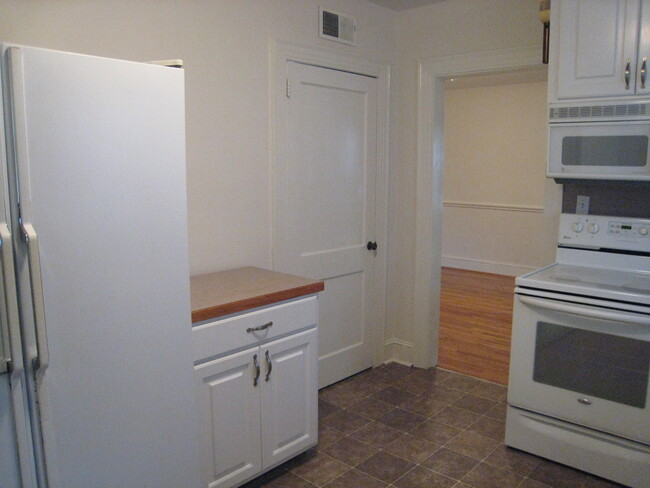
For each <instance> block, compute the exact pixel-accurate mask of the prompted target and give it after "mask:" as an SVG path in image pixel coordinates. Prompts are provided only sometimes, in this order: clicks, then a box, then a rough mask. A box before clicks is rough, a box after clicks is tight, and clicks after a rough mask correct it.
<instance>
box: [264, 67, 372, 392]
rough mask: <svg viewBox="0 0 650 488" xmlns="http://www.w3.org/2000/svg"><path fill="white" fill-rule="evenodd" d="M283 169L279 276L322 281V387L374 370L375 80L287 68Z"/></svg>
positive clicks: (279, 176)
mask: <svg viewBox="0 0 650 488" xmlns="http://www.w3.org/2000/svg"><path fill="white" fill-rule="evenodd" d="M287 68H288V76H289V81H288V86H289V90H288V96H287V97H285V99H284V102H283V103H284V105H283V107H281V112H282V113H283V114H284V118H283V121H282V124H283V128H282V129H283V132H282V136H281V140H280V142H279V144H280V151H279V157H278V164H277V169H276V182H275V183H276V186H275V196H274V198H275V209H276V215H275V217H276V232H275V268H276V269H277V270H278V271H284V272H289V273H295V274H299V275H303V276H308V277H311V278H315V279H320V280H324V281H325V291H324V292H323V293H322V294H321V303H322V308H321V310H320V318H319V323H320V327H319V331H320V332H319V342H320V345H321V346H320V386H321V387H323V386H326V385H328V384H331V383H333V382H336V381H339V380H341V379H343V378H345V377H347V376H350V375H352V374H354V373H357V372H359V371H361V370H363V369H365V368H368V367H370V366H371V365H372V352H371V328H370V323H371V320H370V315H371V310H370V308H369V305H368V304H369V303H371V302H370V301H369V300H370V296H369V294H370V291H371V288H370V284H371V283H372V274H373V268H374V257H375V252H373V251H368V250H367V249H366V244H367V242H368V241H374V240H375V237H374V232H375V211H374V209H375V171H376V147H377V139H376V138H377V80H376V79H375V78H371V77H367V76H362V75H357V74H353V73H347V72H341V71H336V70H331V69H326V68H322V67H315V66H308V65H304V64H299V63H293V62H289V63H288V67H287Z"/></svg>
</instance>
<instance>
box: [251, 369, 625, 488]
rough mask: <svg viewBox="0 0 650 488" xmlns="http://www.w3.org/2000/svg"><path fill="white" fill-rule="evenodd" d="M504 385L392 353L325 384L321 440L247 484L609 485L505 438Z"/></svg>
mask: <svg viewBox="0 0 650 488" xmlns="http://www.w3.org/2000/svg"><path fill="white" fill-rule="evenodd" d="M506 395H507V389H506V387H505V386H501V385H498V384H496V383H489V382H486V381H482V380H478V379H476V378H472V377H470V376H465V375H461V374H458V373H453V372H450V371H445V370H441V369H436V368H432V369H429V370H423V369H416V368H408V367H406V366H402V365H398V364H395V363H392V364H388V365H386V366H382V367H380V368H376V369H373V370H367V371H364V372H362V373H359V374H358V375H356V376H353V377H351V378H348V379H346V380H344V381H341V382H340V383H337V384H335V385H332V386H330V387H328V388H324V389H323V390H321V391H320V392H319V418H320V421H319V442H318V446H316V447H315V448H313V449H311V450H310V451H308V452H306V453H305V454H302V455H301V456H298V457H297V458H296V459H294V460H291V461H289V462H287V463H285V464H283V465H282V466H280V467H278V468H276V469H275V470H273V471H271V472H269V473H267V474H265V475H263V476H262V477H260V478H258V479H256V480H254V481H252V482H250V483H248V484H247V485H245V487H246V488H261V487H266V488H315V487H325V488H613V487H620V486H621V485H617V484H614V483H610V482H608V481H605V480H603V479H601V478H597V477H594V476H591V475H589V474H586V473H583V472H581V471H577V470H575V469H572V468H568V467H566V466H562V465H560V464H556V463H552V462H549V461H546V460H544V459H542V458H538V457H536V456H532V455H530V454H526V453H524V452H521V451H517V450H514V449H511V448H508V447H506V446H505V445H504V444H503V438H504V431H505V412H506Z"/></svg>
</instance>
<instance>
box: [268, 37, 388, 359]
mask: <svg viewBox="0 0 650 488" xmlns="http://www.w3.org/2000/svg"><path fill="white" fill-rule="evenodd" d="M270 49H271V53H270V56H269V59H270V62H271V69H270V73H271V86H270V89H271V94H270V96H269V99H270V100H271V107H270V117H269V138H270V140H269V145H270V148H271V150H270V154H271V164H270V168H271V169H270V181H271V192H270V195H271V222H272V225H271V243H272V247H273V249H272V255H273V268H274V269H275V267H276V263H277V260H276V252H277V246H276V242H277V241H276V237H275V229H276V225H275V210H276V205H275V196H276V189H277V186H276V178H275V174H276V173H275V172H276V167H277V166H276V161H277V160H278V158H279V155H278V151H279V147H278V141H281V140H283V136H284V134H283V133H282V131H284V127H283V126H282V124H281V123H280V117H279V114H278V106H279V105H280V104H279V103H278V102H279V97H284V96H286V90H287V89H288V88H287V85H286V83H287V82H286V80H287V63H288V62H289V61H295V62H298V63H304V64H310V65H313V66H318V67H322V68H329V69H336V70H340V71H347V72H350V73H356V74H359V75H365V76H371V77H373V78H376V79H377V89H378V91H377V103H378V107H377V168H376V169H377V173H376V193H375V226H376V231H375V238H376V240H377V242H378V244H379V246H378V249H377V255H376V257H375V282H374V283H373V289H372V290H371V296H370V300H369V305H370V306H369V308H368V309H369V311H370V313H371V317H370V323H372V324H374V327H373V331H372V365H373V366H379V365H380V364H383V362H384V360H385V358H384V336H385V326H386V319H385V317H386V313H385V310H386V256H387V254H386V245H387V241H388V140H389V137H388V136H389V132H388V130H389V114H390V65H387V64H379V63H373V62H369V61H366V60H363V59H359V58H353V57H349V56H344V55H342V54H340V53H337V52H333V51H326V50H320V49H314V48H305V47H299V46H294V45H291V44H286V43H282V42H279V41H274V40H272V41H271V46H270Z"/></svg>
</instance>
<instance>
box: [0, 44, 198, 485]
mask: <svg viewBox="0 0 650 488" xmlns="http://www.w3.org/2000/svg"><path fill="white" fill-rule="evenodd" d="M1 49H2V51H1V55H2V60H1V63H0V71H1V74H2V98H1V103H2V107H1V109H2V111H1V113H2V115H3V119H2V120H0V122H2V123H1V124H0V136H1V137H0V162H1V164H0V169H1V171H0V239H1V249H0V250H1V253H0V256H1V260H2V261H1V263H0V264H1V267H0V269H1V272H2V275H1V276H0V278H1V279H0V283H1V287H0V289H1V292H0V293H1V295H0V300H1V306H2V308H1V309H0V321H1V332H0V486H1V487H2V488H14V487H22V488H37V487H38V488H46V487H47V488H113V487H120V488H140V487H142V488H145V487H151V488H192V487H197V488H198V487H199V486H200V477H199V455H198V424H197V415H196V405H195V397H194V394H193V375H192V356H191V346H190V333H191V322H190V300H189V269H188V266H189V265H188V244H187V223H186V220H187V215H186V213H187V210H186V208H187V204H186V173H185V118H184V72H183V70H182V69H176V68H171V67H165V66H160V65H155V64H146V63H135V62H130V61H120V60H113V59H105V58H99V57H94V56H86V55H79V54H71V53H64V52H58V51H51V50H45V49H37V48H31V47H25V46H16V45H8V44H3V45H2V48H1Z"/></svg>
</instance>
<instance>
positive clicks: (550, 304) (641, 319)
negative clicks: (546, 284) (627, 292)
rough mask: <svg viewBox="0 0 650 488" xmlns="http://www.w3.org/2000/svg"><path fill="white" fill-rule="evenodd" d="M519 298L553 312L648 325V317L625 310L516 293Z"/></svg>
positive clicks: (649, 320) (523, 301)
mask: <svg viewBox="0 0 650 488" xmlns="http://www.w3.org/2000/svg"><path fill="white" fill-rule="evenodd" d="M518 297H519V300H521V302H522V303H524V304H526V305H531V306H533V307H538V308H545V309H548V310H553V311H555V312H564V313H570V314H572V315H581V316H583V317H588V318H592V319H601V320H611V321H612V322H624V323H628V324H637V325H650V317H647V316H642V315H639V316H637V315H633V314H630V313H626V312H614V311H607V310H600V309H592V308H586V307H581V306H579V305H572V304H569V303H558V302H554V301H550V300H543V299H540V298H533V297H527V296H522V295H518Z"/></svg>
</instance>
